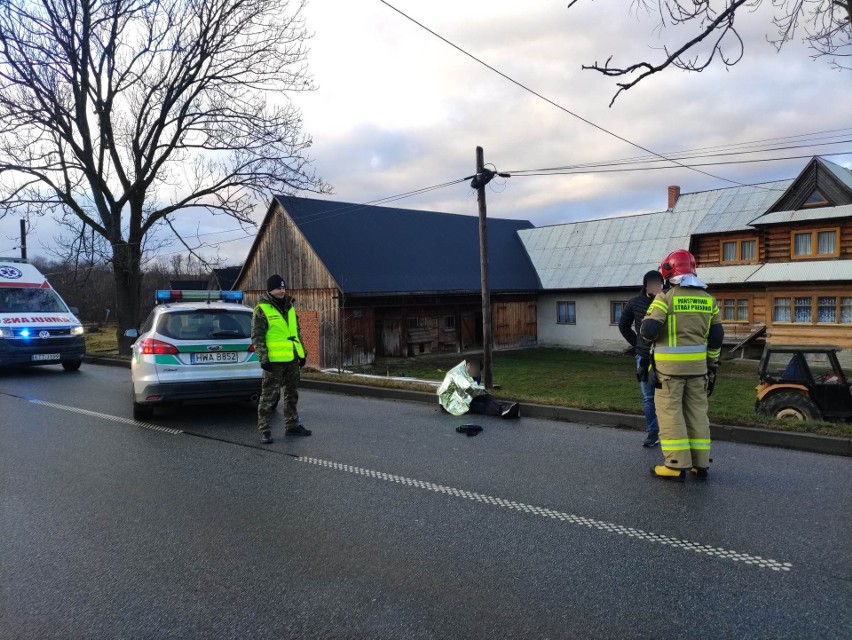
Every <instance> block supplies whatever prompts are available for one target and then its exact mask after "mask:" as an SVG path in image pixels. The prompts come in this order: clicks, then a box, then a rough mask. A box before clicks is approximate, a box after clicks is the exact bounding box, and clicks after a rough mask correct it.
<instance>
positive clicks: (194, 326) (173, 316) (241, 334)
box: [157, 309, 252, 340]
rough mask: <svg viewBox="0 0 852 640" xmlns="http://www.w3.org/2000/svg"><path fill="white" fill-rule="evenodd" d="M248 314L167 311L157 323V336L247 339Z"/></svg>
mask: <svg viewBox="0 0 852 640" xmlns="http://www.w3.org/2000/svg"><path fill="white" fill-rule="evenodd" d="M251 315H252V314H251V311H226V310H224V309H198V310H195V309H193V310H187V311H170V312H168V313H164V314H162V315H161V316H160V319H159V320H158V321H157V333H159V334H161V335H163V336H165V337H167V338H173V339H175V340H236V339H244V338H249V337H251Z"/></svg>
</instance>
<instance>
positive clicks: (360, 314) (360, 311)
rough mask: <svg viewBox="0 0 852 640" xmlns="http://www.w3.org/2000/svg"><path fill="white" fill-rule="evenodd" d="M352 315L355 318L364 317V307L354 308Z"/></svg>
mask: <svg viewBox="0 0 852 640" xmlns="http://www.w3.org/2000/svg"><path fill="white" fill-rule="evenodd" d="M352 317H353V318H363V317H364V310H363V309H353V310H352Z"/></svg>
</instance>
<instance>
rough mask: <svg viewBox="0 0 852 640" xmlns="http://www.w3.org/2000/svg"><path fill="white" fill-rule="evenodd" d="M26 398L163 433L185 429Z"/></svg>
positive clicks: (45, 404)
mask: <svg viewBox="0 0 852 640" xmlns="http://www.w3.org/2000/svg"><path fill="white" fill-rule="evenodd" d="M25 400H26V401H27V402H31V403H32V404H40V405H42V406H43V407H51V408H53V409H61V410H62V411H70V412H71V413H78V414H80V415H83V416H91V417H93V418H100V419H101V420H111V421H112V422H121V423H123V424H131V425H133V426H134V427H142V428H143V429H150V430H151V431H160V432H162V433H170V434H172V435H179V434H181V433H183V431H181V430H179V429H170V428H168V427H160V426H158V425H156V424H151V423H150V422H140V421H139V420H131V419H130V418H122V417H120V416H111V415H110V414H108V413H99V412H97V411H89V410H88V409H78V408H77V407H69V406H68V405H64V404H56V403H55V402H47V401H45V400H38V399H36V398H25Z"/></svg>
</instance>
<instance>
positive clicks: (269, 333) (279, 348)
mask: <svg viewBox="0 0 852 640" xmlns="http://www.w3.org/2000/svg"><path fill="white" fill-rule="evenodd" d="M257 308H259V309H260V310H261V311H263V315H265V316H266V321H267V323H268V324H269V328H268V329H267V330H266V348H267V350H268V353H269V361H270V362H292V361H293V360H295V359H296V358H304V357H305V348H304V347H303V346H302V342H301V340H299V324H298V320H297V319H296V309H294V308H293V307H292V306H291V307H290V309H289V310H288V311H287V318H285V317H284V316H283V315H281V312H280V311H279V310H278V309H277V308H276V307H275V306H274V305H272V304H269V303H268V302H261V303H259V304H258V305H257Z"/></svg>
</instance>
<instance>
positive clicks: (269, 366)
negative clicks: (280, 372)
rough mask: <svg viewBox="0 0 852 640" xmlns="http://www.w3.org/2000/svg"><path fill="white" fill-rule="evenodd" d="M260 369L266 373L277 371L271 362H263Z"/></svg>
mask: <svg viewBox="0 0 852 640" xmlns="http://www.w3.org/2000/svg"><path fill="white" fill-rule="evenodd" d="M260 368H261V369H263V370H264V371H275V365H274V364H272V363H271V362H261V363H260Z"/></svg>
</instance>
